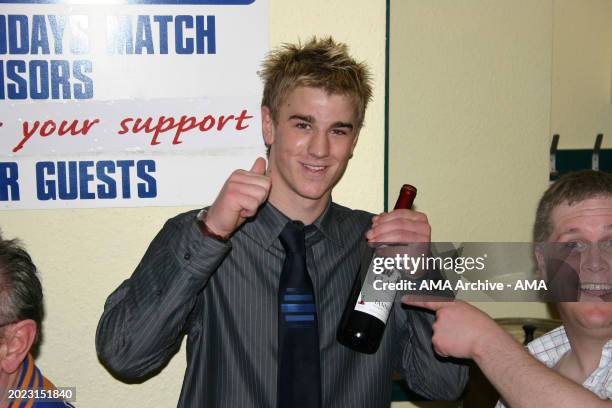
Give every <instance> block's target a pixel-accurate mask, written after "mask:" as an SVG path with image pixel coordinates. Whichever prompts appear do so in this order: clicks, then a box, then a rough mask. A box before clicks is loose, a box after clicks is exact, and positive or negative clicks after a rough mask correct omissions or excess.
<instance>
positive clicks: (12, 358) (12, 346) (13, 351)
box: [0, 319, 37, 374]
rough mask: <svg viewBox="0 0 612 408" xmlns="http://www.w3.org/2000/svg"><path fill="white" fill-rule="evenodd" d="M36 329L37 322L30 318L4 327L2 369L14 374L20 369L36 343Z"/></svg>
mask: <svg viewBox="0 0 612 408" xmlns="http://www.w3.org/2000/svg"><path fill="white" fill-rule="evenodd" d="M36 330H37V328H36V322H34V320H30V319H26V320H20V321H18V322H17V323H14V324H11V325H9V326H7V327H6V328H5V329H4V336H3V338H2V340H1V343H2V346H0V366H1V368H2V371H4V372H5V373H9V374H12V373H14V372H15V371H17V370H18V369H19V367H20V366H21V363H23V360H25V358H26V356H27V355H28V353H29V352H30V349H31V348H32V344H34V340H35V339H36Z"/></svg>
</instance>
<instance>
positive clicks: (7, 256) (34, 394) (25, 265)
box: [0, 236, 71, 408]
mask: <svg viewBox="0 0 612 408" xmlns="http://www.w3.org/2000/svg"><path fill="white" fill-rule="evenodd" d="M42 319H43V292H42V286H41V284H40V281H39V280H38V276H37V275H36V266H35V265H34V263H33V262H32V259H31V258H30V255H29V254H28V253H27V252H26V251H25V249H23V248H22V247H21V246H20V245H19V243H18V242H17V241H16V240H5V239H2V237H1V236H0V408H7V407H8V408H17V407H32V408H36V407H48V408H60V407H64V408H65V407H70V406H71V405H70V404H68V403H66V402H64V401H62V400H61V398H59V396H60V394H59V393H55V394H54V393H53V392H54V391H58V390H56V388H55V386H54V385H53V384H52V383H51V382H50V381H49V380H47V379H46V378H45V377H44V376H43V375H42V373H41V372H40V370H39V369H38V367H36V365H35V364H34V358H33V357H32V354H31V353H32V350H33V349H34V348H36V345H37V343H38V341H39V339H40V333H41V324H42Z"/></svg>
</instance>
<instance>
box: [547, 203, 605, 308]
mask: <svg viewBox="0 0 612 408" xmlns="http://www.w3.org/2000/svg"><path fill="white" fill-rule="evenodd" d="M551 221H552V227H553V230H552V233H551V235H550V237H549V239H548V241H549V242H560V243H564V245H563V246H566V247H568V250H569V249H571V252H569V256H568V258H567V259H566V262H568V263H570V264H571V265H572V266H573V267H574V269H575V270H577V271H579V281H580V300H592V301H598V300H602V299H604V300H605V299H607V298H608V297H612V197H607V198H601V197H595V198H590V199H587V200H584V201H581V202H578V203H574V204H573V205H568V204H567V202H564V203H562V204H561V205H558V206H557V207H555V208H554V209H553V211H552V213H551Z"/></svg>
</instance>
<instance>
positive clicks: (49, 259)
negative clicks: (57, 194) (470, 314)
mask: <svg viewBox="0 0 612 408" xmlns="http://www.w3.org/2000/svg"><path fill="white" fill-rule="evenodd" d="M313 34H316V35H330V34H331V35H333V36H334V37H335V38H336V39H338V40H341V41H345V42H347V43H348V44H349V45H350V47H351V51H352V52H353V54H354V55H356V56H357V57H358V58H359V59H363V60H366V61H368V63H369V64H370V65H371V67H372V70H373V72H374V80H375V94H374V101H373V102H372V105H371V107H370V108H369V110H368V114H367V116H366V127H365V128H364V129H363V131H362V134H361V138H360V141H359V144H358V147H357V149H356V152H355V157H354V158H353V161H352V164H351V165H350V166H349V170H348V171H347V174H346V175H345V178H344V180H343V181H342V183H341V184H340V185H339V186H338V187H337V190H336V193H335V194H334V198H335V200H336V201H339V202H342V203H345V204H347V205H349V206H352V207H359V208H363V209H367V210H370V211H381V210H382V202H383V198H382V194H383V140H384V135H383V132H384V126H383V124H384V63H385V61H384V53H385V40H384V37H385V2H384V1H375V2H374V1H369V0H338V1H334V2H327V1H323V0H309V1H307V2H304V1H297V0H271V1H270V39H271V45H272V46H275V45H278V44H279V43H281V42H294V41H296V40H298V39H300V38H301V39H307V38H309V37H310V36H311V35H313ZM202 182H203V183H204V182H205V181H204V180H203V181H202ZM193 188H198V186H193ZM202 204H203V205H204V204H207V203H202ZM186 209H187V208H183V207H175V208H136V209H105V210H69V209H66V210H53V211H51V210H48V211H10V212H9V211H0V228H2V231H3V235H4V236H5V237H7V238H12V237H20V238H21V239H22V240H23V242H24V243H25V244H26V246H27V248H28V250H29V251H30V253H31V255H32V256H33V258H34V260H35V262H36V264H37V265H38V267H39V268H40V271H41V277H42V280H43V285H44V290H45V299H46V308H47V318H46V320H45V341H44V344H43V346H42V349H41V355H40V358H39V360H38V364H39V365H40V366H41V368H42V370H43V372H44V373H45V374H46V375H47V376H48V377H49V378H50V379H51V380H52V381H54V382H55V383H56V384H57V385H58V386H76V387H77V405H78V406H79V407H91V408H96V407H100V408H102V407H104V408H107V407H128V406H152V407H153V406H155V407H174V406H176V403H177V401H178V396H179V393H180V387H181V384H182V379H183V373H184V369H185V355H184V350H182V351H181V352H179V353H178V354H177V355H176V356H175V357H174V358H173V359H172V361H171V362H170V364H169V365H168V366H167V367H166V368H165V369H164V370H163V371H162V372H161V374H159V375H158V376H156V377H154V378H152V379H150V380H149V381H147V382H145V383H143V384H136V385H127V384H124V383H121V382H119V381H117V380H115V379H114V378H113V377H111V376H110V375H109V374H108V372H107V371H106V370H105V369H104V368H103V367H102V366H101V365H100V363H99V362H98V360H97V357H96V353H95V350H94V335H95V329H96V325H97V323H98V319H99V317H100V314H101V313H102V308H103V305H104V301H105V299H106V297H107V296H108V295H109V294H110V292H111V291H112V290H113V289H115V288H116V287H117V286H118V285H119V284H120V283H121V282H122V281H123V280H124V279H126V278H128V277H129V276H130V274H131V273H132V271H133V269H134V267H135V266H136V265H137V264H138V262H139V260H140V258H141V257H142V255H143V254H144V251H145V249H146V248H147V246H148V244H149V242H150V241H151V239H152V238H153V236H154V235H155V234H156V232H157V231H158V230H159V229H160V228H161V226H162V224H163V223H164V221H165V220H166V219H168V218H169V217H171V216H173V215H175V214H177V213H179V212H182V211H185V210H186Z"/></svg>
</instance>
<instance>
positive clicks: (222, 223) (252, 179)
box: [205, 157, 272, 238]
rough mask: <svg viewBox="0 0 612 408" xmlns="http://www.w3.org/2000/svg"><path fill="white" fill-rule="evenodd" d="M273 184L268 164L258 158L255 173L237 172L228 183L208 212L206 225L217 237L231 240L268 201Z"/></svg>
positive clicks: (226, 182) (254, 165) (254, 164)
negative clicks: (268, 172)
mask: <svg viewBox="0 0 612 408" xmlns="http://www.w3.org/2000/svg"><path fill="white" fill-rule="evenodd" d="M271 186H272V183H271V181H270V177H269V176H267V175H266V161H265V160H264V159H263V158H261V157H258V158H257V160H255V163H253V167H251V170H249V171H246V170H235V171H234V172H233V173H232V174H231V175H230V176H229V178H228V179H227V180H226V181H225V184H224V185H223V188H222V189H221V191H220V192H219V195H218V196H217V198H216V199H215V202H214V203H213V205H212V206H211V207H210V208H209V210H208V212H207V213H206V221H205V222H206V226H207V227H208V228H209V229H210V230H211V231H212V232H214V233H215V234H217V235H220V236H222V237H226V238H227V237H229V236H230V235H231V234H232V233H233V232H234V231H236V229H237V228H238V227H239V226H241V225H242V224H243V223H244V222H245V221H246V219H247V218H249V217H252V216H254V215H255V214H256V213H257V209H258V208H259V206H260V205H261V204H262V203H263V202H264V201H266V199H267V198H268V194H269V193H270V187H271Z"/></svg>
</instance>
